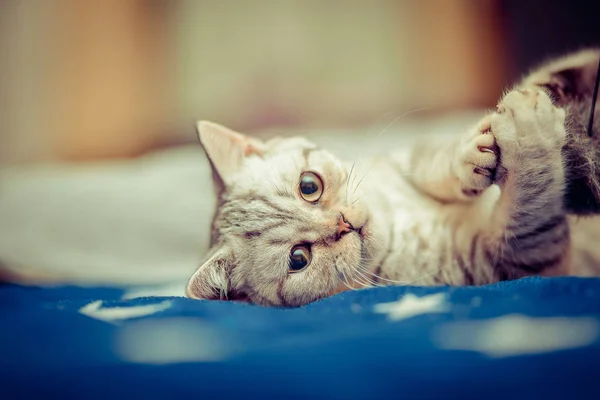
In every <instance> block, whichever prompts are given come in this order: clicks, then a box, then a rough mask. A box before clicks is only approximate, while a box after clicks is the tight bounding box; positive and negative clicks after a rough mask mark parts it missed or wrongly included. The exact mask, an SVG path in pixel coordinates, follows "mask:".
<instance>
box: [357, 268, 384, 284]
mask: <svg viewBox="0 0 600 400" xmlns="http://www.w3.org/2000/svg"><path fill="white" fill-rule="evenodd" d="M356 273H357V274H358V275H360V277H361V278H362V279H364V281H365V282H367V283H368V284H369V285H371V286H381V285H380V284H378V283H377V282H375V281H373V280H372V279H370V278H369V277H367V276H366V275H364V274H363V273H362V272H361V271H360V270H358V269H357V270H356Z"/></svg>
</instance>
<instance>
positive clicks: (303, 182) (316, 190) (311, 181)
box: [300, 172, 323, 203]
mask: <svg viewBox="0 0 600 400" xmlns="http://www.w3.org/2000/svg"><path fill="white" fill-rule="evenodd" d="M300 195H301V196H302V198H303V199H304V200H306V201H308V202H310V203H316V202H317V201H319V199H320V198H321V195H323V181H322V180H321V178H320V177H319V175H317V174H315V173H314V172H303V173H302V175H300Z"/></svg>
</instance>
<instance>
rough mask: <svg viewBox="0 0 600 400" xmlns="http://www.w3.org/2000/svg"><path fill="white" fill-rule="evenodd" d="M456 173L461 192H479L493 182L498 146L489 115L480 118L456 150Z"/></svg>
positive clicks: (468, 193)
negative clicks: (475, 126)
mask: <svg viewBox="0 0 600 400" xmlns="http://www.w3.org/2000/svg"><path fill="white" fill-rule="evenodd" d="M456 161H457V163H456V165H455V167H456V173H457V176H458V179H459V181H460V184H461V191H462V194H463V195H465V196H467V197H472V196H476V195H478V194H480V193H481V192H482V191H483V190H485V189H486V188H487V187H489V186H490V185H491V184H492V183H493V182H494V178H495V174H496V167H497V164H498V147H497V146H496V140H495V137H494V135H493V134H492V127H491V116H489V115H488V116H486V117H485V118H484V119H482V120H481V121H480V122H479V124H478V126H477V128H476V129H474V130H473V131H472V132H471V133H470V134H469V135H468V136H467V137H466V138H465V140H464V141H463V142H461V146H460V148H459V150H458V157H457V160H456Z"/></svg>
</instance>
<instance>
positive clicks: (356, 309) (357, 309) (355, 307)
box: [350, 304, 362, 314]
mask: <svg viewBox="0 0 600 400" xmlns="http://www.w3.org/2000/svg"><path fill="white" fill-rule="evenodd" d="M361 310H362V307H361V306H360V304H352V305H351V306H350V311H352V312H353V313H354V314H358V313H359V312H360V311H361Z"/></svg>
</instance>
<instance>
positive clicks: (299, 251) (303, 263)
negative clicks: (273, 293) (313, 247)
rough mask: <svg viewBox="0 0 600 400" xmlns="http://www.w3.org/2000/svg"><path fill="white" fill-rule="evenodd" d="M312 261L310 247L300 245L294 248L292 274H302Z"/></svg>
mask: <svg viewBox="0 0 600 400" xmlns="http://www.w3.org/2000/svg"><path fill="white" fill-rule="evenodd" d="M310 261H311V254H310V246H308V245H306V244H300V245H298V246H294V247H293V248H292V251H291V252H290V263H289V270H290V272H300V271H302V270H303V269H304V268H306V267H308V266H309V264H310Z"/></svg>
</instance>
